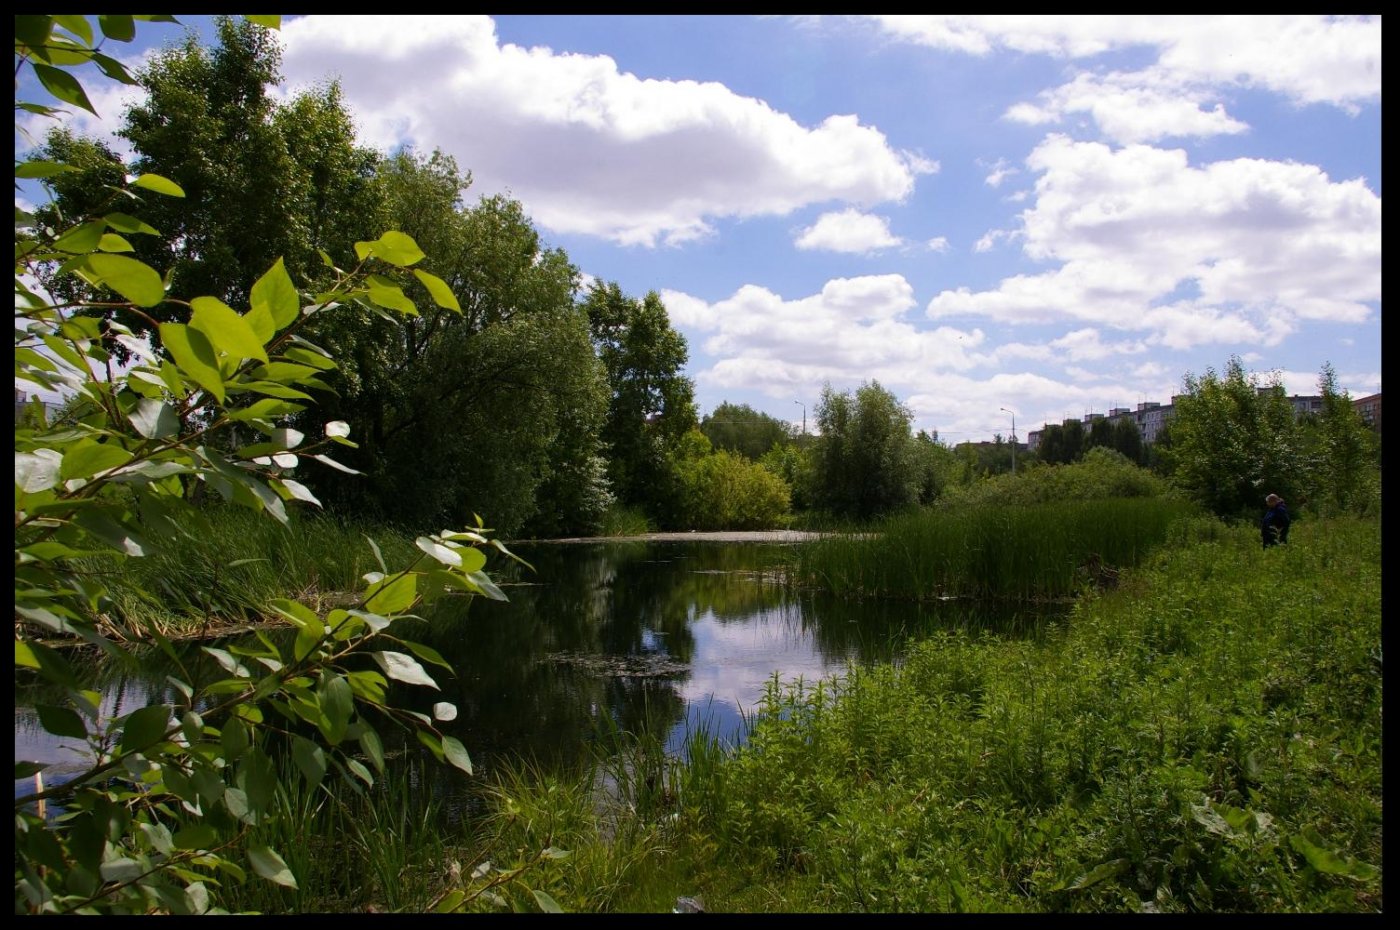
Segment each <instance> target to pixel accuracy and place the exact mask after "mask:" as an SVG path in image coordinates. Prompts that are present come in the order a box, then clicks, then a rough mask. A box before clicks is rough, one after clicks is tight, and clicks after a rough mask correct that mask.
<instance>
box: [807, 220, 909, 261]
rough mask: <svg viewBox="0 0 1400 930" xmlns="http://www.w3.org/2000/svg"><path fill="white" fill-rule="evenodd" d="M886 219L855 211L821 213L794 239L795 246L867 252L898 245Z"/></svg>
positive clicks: (831, 250)
mask: <svg viewBox="0 0 1400 930" xmlns="http://www.w3.org/2000/svg"><path fill="white" fill-rule="evenodd" d="M902 241H903V240H901V239H900V238H899V237H898V236H895V235H893V234H891V233H890V223H889V220H887V219H885V218H884V217H883V216H875V215H874V214H872V213H862V212H861V211H859V210H854V209H852V210H842V211H840V212H839V213H823V214H822V215H821V216H819V217H818V218H817V221H816V222H815V223H813V224H812V225H811V226H808V227H807V228H806V229H804V230H802V231H801V233H800V234H799V235H798V236H797V238H796V239H795V240H794V242H795V243H796V245H797V247H798V248H799V249H804V250H824V251H828V252H851V253H856V254H868V253H871V252H877V251H879V250H880V249H887V248H890V247H891V246H896V245H900V244H901V243H902Z"/></svg>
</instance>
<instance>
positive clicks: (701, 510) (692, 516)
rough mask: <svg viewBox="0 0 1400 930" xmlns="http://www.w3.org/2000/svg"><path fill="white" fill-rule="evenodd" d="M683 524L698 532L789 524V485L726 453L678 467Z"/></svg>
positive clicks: (739, 456) (748, 462)
mask: <svg viewBox="0 0 1400 930" xmlns="http://www.w3.org/2000/svg"><path fill="white" fill-rule="evenodd" d="M678 471H679V477H680V482H681V487H682V500H683V504H682V507H683V513H682V517H683V521H684V523H685V525H686V526H687V527H689V528H691V529H697V530H766V529H771V528H773V527H775V526H778V525H780V524H782V523H783V522H784V518H785V517H787V515H788V513H789V507H790V503H791V498H790V491H789V490H788V486H787V482H785V481H783V479H781V478H779V477H778V476H777V475H775V474H773V473H772V472H770V471H769V470H768V469H766V468H764V467H763V466H762V465H757V464H755V463H753V462H750V461H748V460H747V459H745V458H744V457H743V456H742V455H738V454H736V453H733V452H728V451H725V450H720V451H719V452H716V453H714V454H713V455H707V456H704V457H702V458H698V459H690V460H686V461H682V462H680V463H678Z"/></svg>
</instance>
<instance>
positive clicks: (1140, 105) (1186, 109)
mask: <svg viewBox="0 0 1400 930" xmlns="http://www.w3.org/2000/svg"><path fill="white" fill-rule="evenodd" d="M1040 98H1041V101H1042V102H1041V104H1040V105H1038V106H1037V105H1032V104H1029V103H1018V104H1015V105H1013V106H1012V107H1011V108H1010V109H1008V110H1007V112H1006V116H1007V118H1008V119H1011V120H1013V121H1016V122H1022V123H1029V124H1031V125H1041V124H1045V123H1058V122H1063V121H1064V120H1065V119H1066V117H1068V116H1070V115H1072V114H1075V113H1087V114H1089V115H1090V116H1092V117H1093V119H1094V121H1095V122H1096V123H1097V124H1098V126H1099V128H1100V130H1101V131H1102V132H1103V133H1104V135H1105V136H1107V137H1108V138H1109V139H1111V140H1113V141H1115V142H1123V143H1133V142H1152V141H1155V140H1157V139H1164V138H1168V137H1171V136H1211V135H1219V134H1234V133H1241V132H1245V131H1246V130H1247V129H1248V128H1249V127H1248V126H1246V125H1245V124H1244V123H1242V122H1240V121H1239V120H1236V119H1234V118H1232V117H1230V116H1229V115H1228V114H1227V113H1226V112H1225V108H1224V106H1223V105H1222V104H1221V103H1218V102H1216V103H1214V104H1213V105H1212V102H1211V99H1210V95H1209V94H1208V93H1207V92H1206V91H1205V90H1204V89H1200V88H1193V87H1183V86H1181V85H1179V84H1177V85H1172V84H1169V83H1165V82H1161V81H1156V80H1154V78H1153V77H1152V76H1151V75H1149V74H1148V73H1146V72H1139V73H1136V74H1122V73H1115V74H1110V75H1096V74H1087V73H1086V74H1080V75H1078V76H1077V77H1075V79H1074V80H1072V81H1070V82H1069V83H1068V84H1064V85H1061V86H1060V87H1057V88H1055V89H1053V90H1049V91H1045V92H1043V93H1042V94H1041V95H1040ZM1207 107H1209V109H1207ZM988 183H991V179H990V178H989V179H988Z"/></svg>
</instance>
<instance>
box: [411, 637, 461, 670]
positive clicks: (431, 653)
mask: <svg viewBox="0 0 1400 930" xmlns="http://www.w3.org/2000/svg"><path fill="white" fill-rule="evenodd" d="M403 644H404V645H405V646H407V647H408V648H409V649H410V650H411V651H412V652H413V654H414V655H416V656H417V657H418V658H420V659H422V660H423V661H424V662H431V663H433V664H434V665H436V666H438V667H439V668H445V669H447V670H448V671H449V672H450V671H452V664H451V663H450V662H448V661H447V660H446V659H444V658H443V657H442V653H440V652H438V651H437V650H436V649H434V648H433V647H432V646H425V645H423V644H422V643H415V642H413V641H412V640H407V639H406V640H404V641H403Z"/></svg>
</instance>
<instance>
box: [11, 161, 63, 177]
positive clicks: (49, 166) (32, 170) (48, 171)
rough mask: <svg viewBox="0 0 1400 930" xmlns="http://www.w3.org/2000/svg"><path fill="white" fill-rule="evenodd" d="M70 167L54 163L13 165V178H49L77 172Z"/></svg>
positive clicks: (42, 162)
mask: <svg viewBox="0 0 1400 930" xmlns="http://www.w3.org/2000/svg"><path fill="white" fill-rule="evenodd" d="M77 170H78V169H77V168H74V167H73V166H72V165H65V164H63V163H62V162H56V161H41V160H38V159H36V160H34V161H26V162H20V163H19V164H18V165H15V177H17V178H51V177H53V176H54V175H56V174H63V173H65V172H68V171H77Z"/></svg>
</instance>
